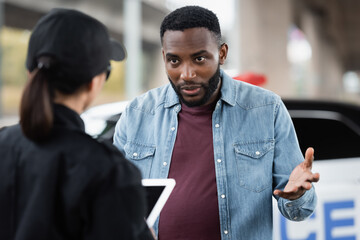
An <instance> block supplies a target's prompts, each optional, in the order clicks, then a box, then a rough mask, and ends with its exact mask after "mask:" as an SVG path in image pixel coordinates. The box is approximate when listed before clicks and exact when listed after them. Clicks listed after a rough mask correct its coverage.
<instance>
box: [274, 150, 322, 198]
mask: <svg viewBox="0 0 360 240" xmlns="http://www.w3.org/2000/svg"><path fill="white" fill-rule="evenodd" d="M313 161H314V149H313V148H308V149H307V150H306V153H305V160H304V161H303V162H302V163H300V164H299V165H298V166H296V168H294V170H293V171H292V173H291V175H290V178H289V182H288V183H287V184H286V186H285V189H284V191H281V190H278V189H277V190H275V191H274V195H278V196H279V197H282V198H286V199H289V200H295V199H298V198H299V197H301V196H302V195H303V194H304V193H305V192H306V191H307V190H310V189H311V183H312V182H317V181H319V179H320V174H319V173H312V172H311V168H312V163H313Z"/></svg>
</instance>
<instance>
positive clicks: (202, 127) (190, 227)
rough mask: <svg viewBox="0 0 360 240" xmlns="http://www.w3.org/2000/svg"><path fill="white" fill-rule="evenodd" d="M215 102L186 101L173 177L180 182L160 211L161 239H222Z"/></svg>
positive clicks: (174, 157)
mask: <svg viewBox="0 0 360 240" xmlns="http://www.w3.org/2000/svg"><path fill="white" fill-rule="evenodd" d="M214 107H215V105H211V106H205V107H192V108H189V107H187V106H185V105H182V110H181V112H180V113H179V115H178V118H179V126H178V132H177V137H176V141H175V146H174V150H173V154H172V159H171V165H170V170H169V178H174V179H175V180H176V186H175V188H174V191H173V192H172V193H171V195H170V198H169V200H168V202H167V203H166V205H165V206H164V208H163V210H162V211H161V214H160V221H159V240H169V239H171V240H185V239H186V240H191V239H193V240H202V239H204V240H215V239H216V240H219V239H221V236H220V221H219V207H218V200H217V187H216V177H215V163H214V150H213V137H212V112H213V110H214Z"/></svg>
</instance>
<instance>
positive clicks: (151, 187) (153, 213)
mask: <svg viewBox="0 0 360 240" xmlns="http://www.w3.org/2000/svg"><path fill="white" fill-rule="evenodd" d="M142 185H143V186H144V187H145V189H146V198H147V210H148V212H147V216H146V222H147V224H148V226H149V227H152V226H153V225H154V223H155V221H156V219H157V217H158V216H159V215H160V212H161V210H162V208H163V207H164V205H165V203H166V201H167V200H168V198H169V196H170V194H171V192H172V190H173V189H174V187H175V180H174V179H143V180H142Z"/></svg>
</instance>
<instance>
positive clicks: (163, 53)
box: [161, 48, 166, 62]
mask: <svg viewBox="0 0 360 240" xmlns="http://www.w3.org/2000/svg"><path fill="white" fill-rule="evenodd" d="M161 53H162V57H163V61H164V62H166V61H165V60H166V59H165V51H164V48H161Z"/></svg>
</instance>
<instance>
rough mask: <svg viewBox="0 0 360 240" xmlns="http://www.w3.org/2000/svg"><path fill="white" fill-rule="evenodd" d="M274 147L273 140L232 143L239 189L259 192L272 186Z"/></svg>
mask: <svg viewBox="0 0 360 240" xmlns="http://www.w3.org/2000/svg"><path fill="white" fill-rule="evenodd" d="M274 145H275V140H273V139H266V140H258V141H246V142H236V143H234V150H235V155H236V166H237V172H238V177H239V180H240V186H241V187H243V188H245V189H248V190H251V191H254V192H261V191H263V190H264V189H266V188H268V187H270V186H272V165H273V155H274V154H273V151H272V150H273V149H274Z"/></svg>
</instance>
